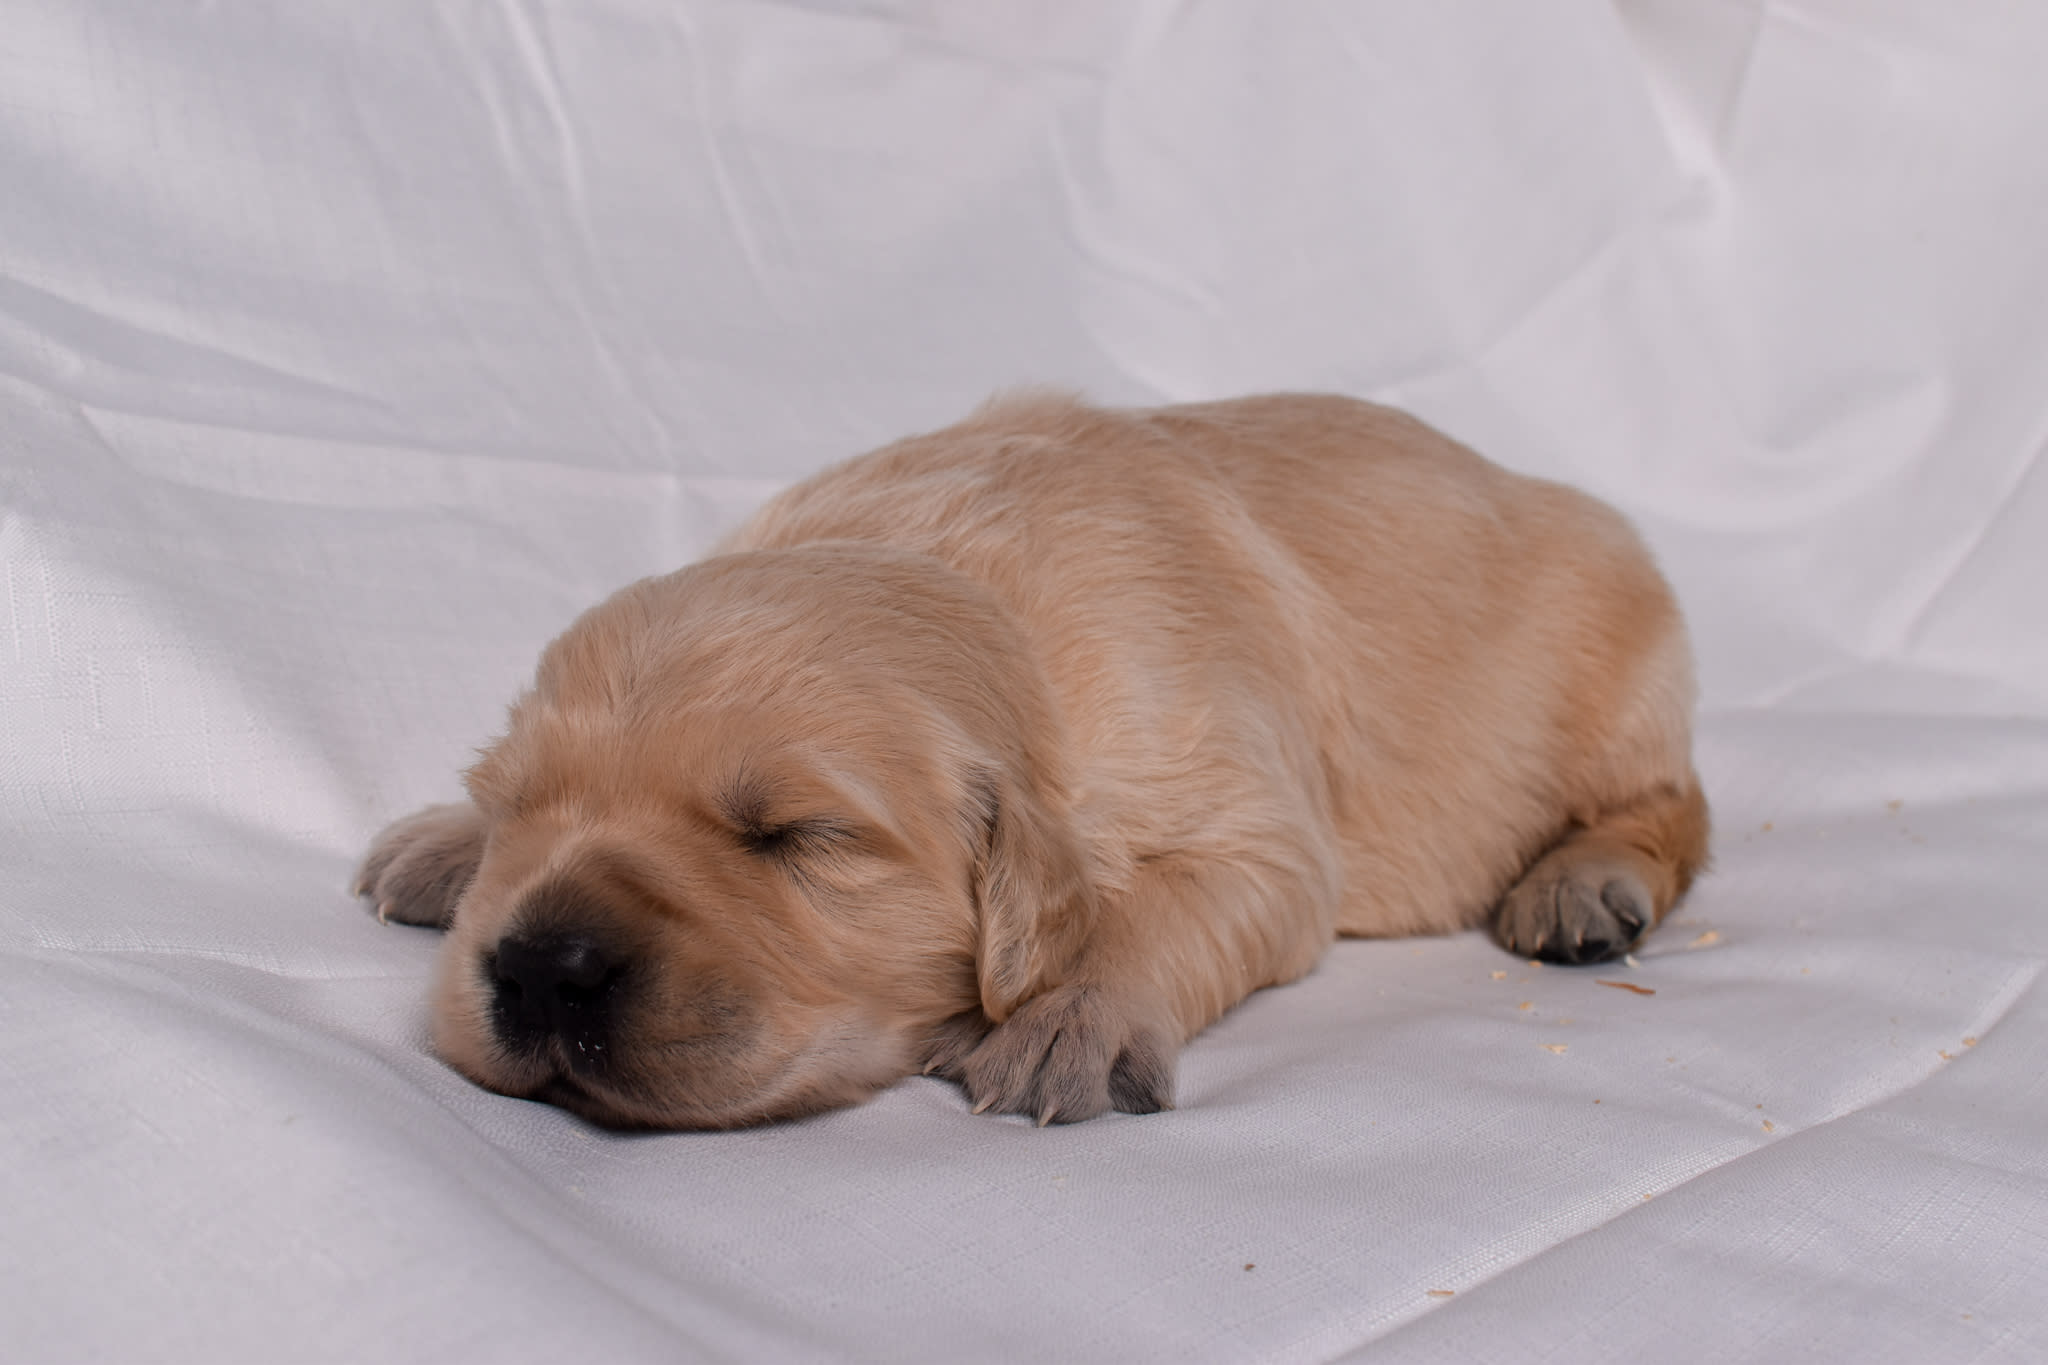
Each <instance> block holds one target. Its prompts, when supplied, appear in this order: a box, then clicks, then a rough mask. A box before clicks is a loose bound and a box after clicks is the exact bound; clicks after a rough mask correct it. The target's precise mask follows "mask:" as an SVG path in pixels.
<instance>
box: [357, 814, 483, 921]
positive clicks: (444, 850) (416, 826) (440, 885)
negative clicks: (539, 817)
mask: <svg viewBox="0 0 2048 1365" xmlns="http://www.w3.org/2000/svg"><path fill="white" fill-rule="evenodd" d="M483 856H484V821H483V816H482V815H481V814H479V813H478V811H477V808H476V807H475V806H472V805H470V804H469V803H468V802H467V801H464V802H461V803H458V804H456V805H449V806H428V807H427V808H426V809H425V810H419V811H414V812H413V813H412V814H411V815H408V816H406V817H405V818H404V819H403V820H397V821H394V822H392V823H391V824H389V825H387V826H385V828H384V831H383V832H382V833H381V834H379V835H378V836H377V837H376V838H375V839H373V840H371V841H370V852H369V856H367V857H365V858H364V859H363V866H362V869H361V870H360V871H359V872H357V873H356V882H355V893H356V894H357V895H358V896H367V897H369V900H370V903H371V904H372V905H374V906H376V907H377V918H378V919H382V920H397V921H398V922H399V923H400V924H420V925H425V926H427V927H428V928H433V929H446V928H447V927H448V924H449V921H451V920H453V919H454V918H455V902H457V901H458V900H460V899H462V893H463V892H464V891H467V890H468V889H469V883H470V879H471V878H473V877H475V876H476V867H477V864H478V863H479V862H481V861H482V860H483Z"/></svg>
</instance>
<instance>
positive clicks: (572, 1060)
mask: <svg viewBox="0 0 2048 1365" xmlns="http://www.w3.org/2000/svg"><path fill="white" fill-rule="evenodd" d="M485 970H486V972H487V974H488V976H489V979H490V982H491V989H492V1023H493V1026H494V1027H495V1028H496V1030H497V1034H498V1041H499V1042H500V1043H502V1044H503V1045H504V1046H505V1047H506V1048H507V1049H508V1050H510V1051H513V1052H518V1053H529V1054H530V1053H539V1052H545V1051H548V1050H549V1045H550V1044H559V1052H560V1054H561V1056H562V1058H563V1060H565V1061H566V1062H567V1063H568V1064H569V1066H570V1068H571V1069H572V1070H594V1069H598V1068H599V1067H601V1066H602V1064H603V1062H604V1061H605V1060H606V1057H605V1054H606V1052H607V1051H608V1050H609V1049H610V1047H611V1045H612V1032H613V1027H614V1024H615V1022H616V1016H617V1012H618V1006H619V996H620V986H621V984H622V982H623V980H624V978H625V958H624V955H623V954H622V953H620V952H618V951H617V950H616V949H615V948H613V947H611V946H609V945H607V944H605V943H604V942H603V940H601V939H600V938H598V937H597V936H596V935H594V934H589V933H557V934H546V935H542V936H539V937H532V938H529V937H524V936H520V935H510V936H507V937H506V938H504V939H501V940H499V942H498V946H497V948H496V949H495V950H494V951H493V952H492V953H491V954H490V956H489V957H488V958H487V959H486V960H485Z"/></svg>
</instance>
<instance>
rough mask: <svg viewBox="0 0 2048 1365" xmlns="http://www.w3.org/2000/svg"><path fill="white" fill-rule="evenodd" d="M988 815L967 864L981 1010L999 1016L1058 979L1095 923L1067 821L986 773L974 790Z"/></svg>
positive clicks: (1015, 786) (1000, 1018) (1015, 785)
mask: <svg viewBox="0 0 2048 1365" xmlns="http://www.w3.org/2000/svg"><path fill="white" fill-rule="evenodd" d="M976 794H977V796H978V797H979V798H980V800H981V802H982V805H983V811H984V814H985V816H986V819H987V826H986V836H987V837H986V841H985V843H984V844H983V847H982V853H981V857H980V859H979V860H978V861H977V863H976V866H975V870H974V898H975V902H976V908H977V910H978V911H979V913H980V916H981V923H980V925H979V929H978V934H977V949H978V952H977V960H976V964H975V968H976V974H977V976H978V978H979V980H980V984H981V1011H982V1013H983V1014H986V1015H987V1016H988V1017H989V1018H990V1019H992V1020H994V1021H995V1022H997V1023H1001V1022H1002V1021H1003V1020H1004V1019H1006V1018H1008V1017H1009V1014H1010V1012H1011V1011H1012V1010H1014V1009H1016V1008H1017V1006H1019V1005H1021V1004H1023V1003H1024V1002H1025V1001H1026V1000H1029V999H1030V998H1031V997H1033V996H1035V995H1038V994H1040V993H1042V992H1044V991H1047V990H1050V989H1051V988H1052V987H1054V986H1057V985H1059V984H1061V982H1062V981H1063V980H1064V979H1065V978H1066V975H1067V973H1068V972H1069V971H1070V970H1071V969H1072V967H1073V966H1074V963H1075V959H1076V958H1078V957H1079V956H1080V951H1081V947H1082V945H1083V943H1084V942H1085V941H1086V939H1087V936H1088V931H1089V930H1090V929H1091V928H1092V927H1093V926H1094V923H1095V891H1094V888H1093V887H1092V886H1091V885H1090V884H1089V881H1088V874H1087V872H1086V870H1085V869H1084V867H1083V865H1082V862H1081V849H1080V844H1079V841H1077V840H1076V839H1075V837H1074V834H1073V831H1072V830H1071V829H1069V828H1068V827H1067V823H1066V821H1064V820H1062V819H1060V818H1059V817H1058V816H1056V815H1054V814H1053V813H1052V812H1051V811H1049V810H1048V809H1046V806H1045V804H1044V803H1043V802H1042V801H1040V800H1038V799H1037V798H1036V797H1035V796H1033V795H1032V794H1031V793H1029V792H1027V791H1026V790H1025V789H1024V788H1023V787H1022V786H1021V785H1020V784H1019V783H1017V782H1015V781H1011V780H1008V779H1006V778H1002V777H998V776H995V775H993V774H991V775H989V777H988V778H987V780H986V781H985V782H984V783H983V784H981V786H980V788H979V790H978V791H977V793H976Z"/></svg>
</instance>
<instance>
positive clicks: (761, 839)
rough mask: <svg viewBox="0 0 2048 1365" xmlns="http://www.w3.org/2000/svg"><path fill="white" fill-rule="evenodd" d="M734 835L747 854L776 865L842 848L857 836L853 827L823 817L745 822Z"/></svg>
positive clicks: (738, 826) (737, 827)
mask: <svg viewBox="0 0 2048 1365" xmlns="http://www.w3.org/2000/svg"><path fill="white" fill-rule="evenodd" d="M735 832H736V833H737V834H738V836H739V841H740V846H741V847H742V848H744V849H746V850H747V852H749V853H751V854H753V855H754V856H755V857H758V858H768V859H772V860H774V861H777V862H781V861H786V860H794V859H798V858H803V857H807V856H811V855H815V854H819V853H826V852H830V851H832V850H833V849H835V848H843V847H844V846H846V845H847V844H850V843H852V842H853V841H854V840H855V838H856V837H857V836H856V834H855V831H854V829H853V826H851V825H848V824H846V823H844V822H842V821H839V820H834V819H831V818H829V817H824V816H810V817H806V818H804V819H800V820H789V821H783V822H769V821H765V820H749V821H743V822H740V823H739V824H738V825H737V826H736V830H735Z"/></svg>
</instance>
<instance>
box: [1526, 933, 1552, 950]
mask: <svg viewBox="0 0 2048 1365" xmlns="http://www.w3.org/2000/svg"><path fill="white" fill-rule="evenodd" d="M1549 937H1550V931H1549V930H1548V929H1545V930H1543V931H1542V932H1541V933H1539V934H1537V935H1536V946H1535V947H1533V948H1531V949H1530V950H1529V951H1530V952H1532V953H1540V952H1542V951H1543V940H1544V939H1546V938H1549Z"/></svg>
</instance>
